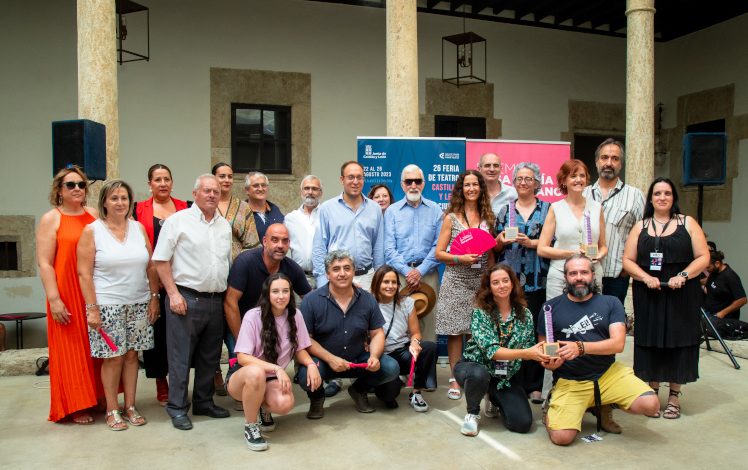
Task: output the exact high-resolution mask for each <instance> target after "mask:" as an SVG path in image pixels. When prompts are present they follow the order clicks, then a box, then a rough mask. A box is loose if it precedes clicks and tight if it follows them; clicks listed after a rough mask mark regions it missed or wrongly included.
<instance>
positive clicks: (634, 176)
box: [625, 0, 655, 194]
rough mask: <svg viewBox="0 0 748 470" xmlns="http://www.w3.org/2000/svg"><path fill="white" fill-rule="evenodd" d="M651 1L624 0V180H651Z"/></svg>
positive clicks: (640, 184) (641, 183)
mask: <svg viewBox="0 0 748 470" xmlns="http://www.w3.org/2000/svg"><path fill="white" fill-rule="evenodd" d="M654 15H655V8H654V0H626V179H625V181H626V183H628V184H630V185H632V186H635V187H637V188H639V189H641V190H642V191H643V192H644V193H645V194H646V191H647V189H648V187H649V185H650V183H651V182H652V180H653V179H654V142H655V122H654V107H655V102H654Z"/></svg>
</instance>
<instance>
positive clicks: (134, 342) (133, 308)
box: [88, 302, 154, 359]
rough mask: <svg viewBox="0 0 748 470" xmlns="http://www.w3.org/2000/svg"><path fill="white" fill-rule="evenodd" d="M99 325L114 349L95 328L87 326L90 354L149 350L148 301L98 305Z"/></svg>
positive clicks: (151, 331) (105, 356)
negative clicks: (113, 346) (114, 347)
mask: <svg viewBox="0 0 748 470" xmlns="http://www.w3.org/2000/svg"><path fill="white" fill-rule="evenodd" d="M99 311H100V312H101V328H102V329H103V330H104V331H105V332H106V334H107V335H108V336H109V337H110V338H111V339H112V342H113V343H114V345H115V346H116V349H117V350H116V351H114V350H113V349H112V348H111V347H110V346H109V345H108V344H107V343H106V341H104V338H102V337H101V334H99V332H98V331H94V330H92V329H90V328H89V330H88V339H89V342H90V343H91V356H92V357H98V358H104V359H106V358H111V357H117V356H122V355H123V354H125V353H126V352H127V351H129V350H131V349H132V350H135V351H145V350H146V349H152V348H153V346H154V342H153V327H152V326H151V324H150V323H149V322H148V302H143V303H138V304H114V305H101V306H100V307H99Z"/></svg>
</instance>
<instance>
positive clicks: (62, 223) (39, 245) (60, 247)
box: [36, 166, 104, 424]
mask: <svg viewBox="0 0 748 470" xmlns="http://www.w3.org/2000/svg"><path fill="white" fill-rule="evenodd" d="M87 195H88V178H86V175H85V173H83V170H81V169H80V168H78V167H77V166H70V167H69V168H63V169H62V170H60V171H58V172H57V174H56V175H55V177H54V179H53V180H52V189H51V191H50V194H49V202H50V203H51V204H52V206H54V209H52V210H50V211H48V212H47V213H46V214H44V215H43V216H42V217H41V219H40V220H39V228H38V229H37V232H36V259H37V260H38V263H39V277H41V280H42V285H43V286H44V292H45V294H46V296H47V342H48V344H49V388H50V407H49V420H50V421H61V420H62V419H63V418H65V417H67V416H70V417H71V418H72V420H73V421H74V422H75V423H78V424H91V423H93V414H92V411H93V410H92V408H93V407H94V406H95V405H96V403H97V400H98V398H100V397H103V394H104V391H103V389H102V387H101V379H100V377H101V373H100V370H101V361H100V360H95V359H92V358H91V352H90V347H89V342H88V325H87V322H86V310H85V302H84V300H83V295H82V294H81V290H80V285H79V284H78V260H77V256H76V248H77V245H78V239H79V238H80V236H81V233H82V232H83V229H84V228H85V227H86V225H88V224H89V223H91V222H93V221H94V220H96V217H97V215H98V212H97V211H96V210H95V209H91V208H88V207H85V203H86V196H87Z"/></svg>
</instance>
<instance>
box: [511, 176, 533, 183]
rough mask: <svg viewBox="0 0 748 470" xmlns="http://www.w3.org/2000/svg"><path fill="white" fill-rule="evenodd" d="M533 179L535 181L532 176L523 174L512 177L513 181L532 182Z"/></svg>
mask: <svg viewBox="0 0 748 470" xmlns="http://www.w3.org/2000/svg"><path fill="white" fill-rule="evenodd" d="M533 181H535V178H533V177H532V176H525V177H522V176H518V177H516V178H514V182H515V183H525V184H532V182H533Z"/></svg>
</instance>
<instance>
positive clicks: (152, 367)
mask: <svg viewBox="0 0 748 470" xmlns="http://www.w3.org/2000/svg"><path fill="white" fill-rule="evenodd" d="M159 292H160V294H161V299H160V300H159V301H158V305H159V308H160V309H161V317H159V318H158V319H156V322H155V323H154V324H153V349H148V350H146V351H143V364H144V365H145V376H146V377H148V378H149V379H162V378H164V377H166V374H168V373H169V360H168V358H167V353H166V305H165V301H166V291H165V290H164V289H161V291H159Z"/></svg>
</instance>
